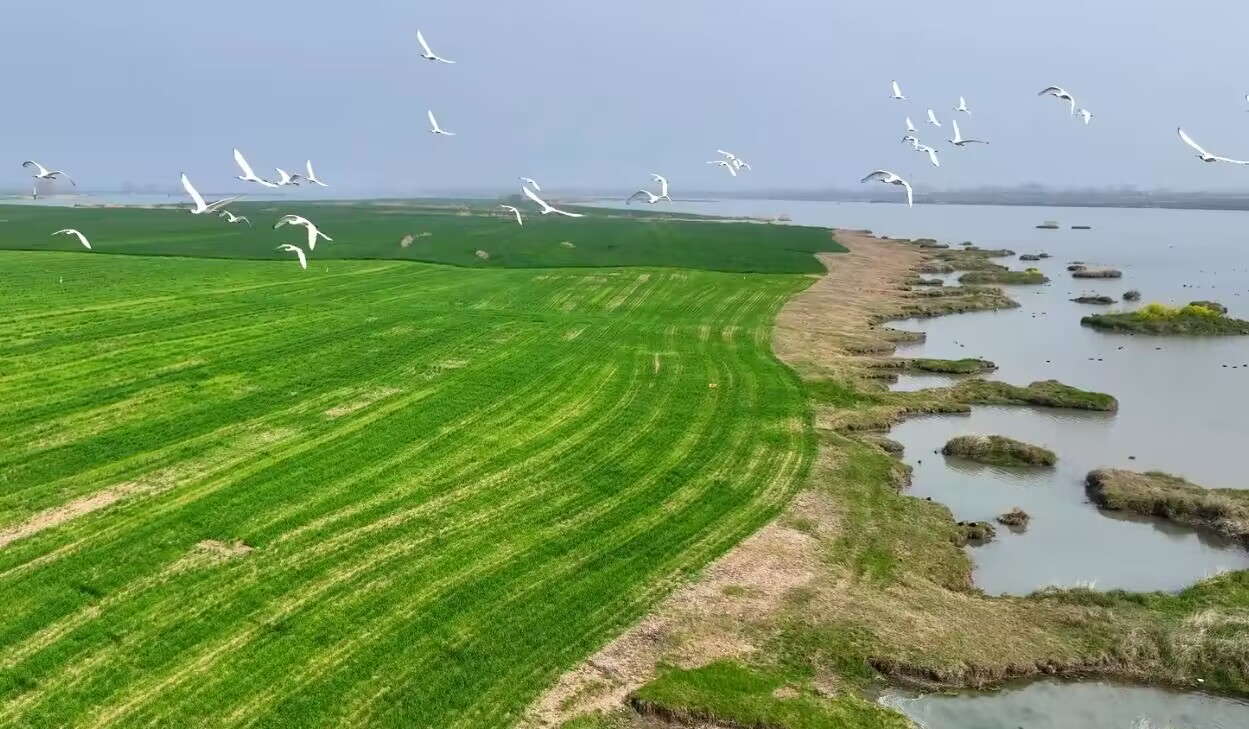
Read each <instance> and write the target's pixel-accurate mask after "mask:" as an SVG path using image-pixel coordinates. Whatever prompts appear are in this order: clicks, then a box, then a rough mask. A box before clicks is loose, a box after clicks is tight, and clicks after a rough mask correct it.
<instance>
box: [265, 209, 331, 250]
mask: <svg viewBox="0 0 1249 729" xmlns="http://www.w3.org/2000/svg"><path fill="white" fill-rule="evenodd" d="M283 225H302V226H303V227H305V228H307V229H308V250H310V251H315V250H316V249H317V238H318V237H320V238H324V239H326V240H328V241H333V240H334V239H333V238H331V237H329V236H328V235H326V234H325V233H322V232H321V229H320V228H318V227H317V226H315V225H313V224H312V221H310V220H308V219H307V218H305V217H303V216H302V215H283V216H282V217H281V218H279V219H278V222H277V223H276V224H275V225H274V226H273V229H274V230H277V229H278V228H281V227H282V226H283Z"/></svg>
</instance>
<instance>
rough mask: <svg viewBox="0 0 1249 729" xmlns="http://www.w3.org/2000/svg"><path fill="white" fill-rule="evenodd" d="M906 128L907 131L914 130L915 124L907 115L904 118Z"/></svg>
mask: <svg viewBox="0 0 1249 729" xmlns="http://www.w3.org/2000/svg"><path fill="white" fill-rule="evenodd" d="M906 130H907V131H908V132H913V131H915V125H914V124H912V123H911V117H909V116H908V117H907V118H906Z"/></svg>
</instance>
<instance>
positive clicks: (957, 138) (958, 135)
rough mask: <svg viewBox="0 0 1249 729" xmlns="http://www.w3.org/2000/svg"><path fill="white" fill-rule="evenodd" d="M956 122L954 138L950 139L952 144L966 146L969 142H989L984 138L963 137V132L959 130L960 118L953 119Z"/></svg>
mask: <svg viewBox="0 0 1249 729" xmlns="http://www.w3.org/2000/svg"><path fill="white" fill-rule="evenodd" d="M952 123H953V124H954V138H953V139H951V140H950V144H953V145H954V146H955V147H964V146H966V145H968V144H988V142H986V141H984V140H983V139H963V133H962V132H960V131H959V130H958V119H954V120H952Z"/></svg>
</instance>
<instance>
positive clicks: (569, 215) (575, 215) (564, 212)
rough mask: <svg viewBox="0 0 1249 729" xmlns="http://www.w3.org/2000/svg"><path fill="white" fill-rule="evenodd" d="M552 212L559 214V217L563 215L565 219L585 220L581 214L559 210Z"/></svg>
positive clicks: (555, 209) (552, 210) (552, 209)
mask: <svg viewBox="0 0 1249 729" xmlns="http://www.w3.org/2000/svg"><path fill="white" fill-rule="evenodd" d="M551 212H553V213H558V214H559V215H563V216H564V217H565V218H584V217H585V216H584V215H582V214H581V213H570V212H568V211H567V210H560V209H559V208H551Z"/></svg>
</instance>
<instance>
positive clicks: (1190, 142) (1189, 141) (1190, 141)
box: [1175, 127, 1212, 156]
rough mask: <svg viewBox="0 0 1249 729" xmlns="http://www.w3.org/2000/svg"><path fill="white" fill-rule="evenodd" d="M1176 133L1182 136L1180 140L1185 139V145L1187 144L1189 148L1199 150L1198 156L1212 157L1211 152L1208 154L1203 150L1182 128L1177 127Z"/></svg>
mask: <svg viewBox="0 0 1249 729" xmlns="http://www.w3.org/2000/svg"><path fill="white" fill-rule="evenodd" d="M1175 131H1177V132H1179V134H1180V139H1183V140H1184V144H1187V145H1188V146H1190V147H1192V148H1193V149H1195V150H1197V153H1198V154H1201V155H1205V156H1212V155H1211V154H1210V153H1209V152H1207V151H1206V150H1204V149H1202V148H1201V145H1200V144H1197V143H1196V142H1194V141H1193V138H1192V137H1190V136H1188V134H1186V133H1185V132H1184V129H1183V128H1182V127H1176V128H1175Z"/></svg>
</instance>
